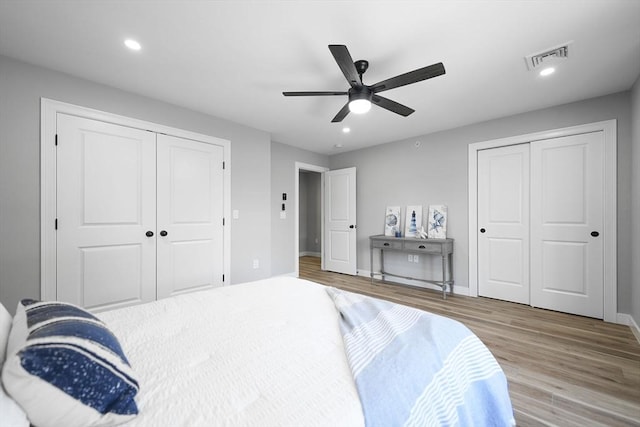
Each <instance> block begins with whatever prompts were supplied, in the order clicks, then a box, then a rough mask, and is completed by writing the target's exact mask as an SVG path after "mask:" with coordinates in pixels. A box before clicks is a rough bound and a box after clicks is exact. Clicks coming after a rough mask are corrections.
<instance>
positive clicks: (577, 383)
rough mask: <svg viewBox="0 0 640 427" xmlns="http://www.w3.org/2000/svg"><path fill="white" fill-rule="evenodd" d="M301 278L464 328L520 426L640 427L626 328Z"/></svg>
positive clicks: (362, 283)
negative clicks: (482, 350) (498, 371)
mask: <svg viewBox="0 0 640 427" xmlns="http://www.w3.org/2000/svg"><path fill="white" fill-rule="evenodd" d="M300 278H302V279H308V280H312V281H314V282H318V283H323V284H326V285H330V286H335V287H336V288H341V289H345V290H348V291H352V292H359V293H362V294H366V295H370V296H374V297H377V298H382V299H386V300H390V301H393V302H397V303H400V304H405V305H409V306H412V307H416V308H420V309H423V310H426V311H429V312H432V313H437V314H441V315H444V316H447V317H450V318H453V319H456V320H458V321H460V322H462V323H464V324H465V325H466V326H467V327H468V328H469V329H471V330H472V331H473V332H474V333H475V334H476V335H478V337H480V339H481V340H482V341H483V342H484V343H485V344H486V346H487V347H488V348H489V349H490V350H491V352H492V353H493V355H494V356H495V357H496V359H497V360H498V362H499V363H500V365H501V366H502V369H503V370H504V371H505V373H506V375H507V378H508V380H509V391H510V395H511V400H512V403H513V407H514V411H515V417H516V421H517V423H518V426H599V425H601V426H640V343H638V341H637V340H636V338H635V337H634V336H633V334H632V332H631V330H630V329H629V328H628V327H627V326H622V325H615V324H611V323H605V322H603V321H600V320H596V319H591V318H587V317H580V316H574V315H570V314H564V313H558V312H554V311H549V310H542V309H537V308H532V307H528V306H526V305H522V304H515V303H509V302H504V301H498V300H493V299H489V298H471V297H465V296H459V295H454V296H450V297H448V298H447V300H443V299H442V293H440V292H437V291H431V290H426V289H425V290H423V289H416V288H409V287H406V286H402V285H397V284H388V283H383V282H380V281H376V282H374V283H375V284H373V285H372V284H371V281H370V280H369V279H367V278H364V277H357V276H348V275H342V274H337V273H330V272H325V271H321V270H320V258H316V257H301V258H300Z"/></svg>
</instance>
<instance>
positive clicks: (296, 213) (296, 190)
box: [293, 162, 329, 277]
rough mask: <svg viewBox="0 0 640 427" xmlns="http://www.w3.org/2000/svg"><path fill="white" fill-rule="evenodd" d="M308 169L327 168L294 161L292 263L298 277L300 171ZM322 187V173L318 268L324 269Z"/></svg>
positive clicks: (322, 182)
mask: <svg viewBox="0 0 640 427" xmlns="http://www.w3.org/2000/svg"><path fill="white" fill-rule="evenodd" d="M301 170H303V171H309V172H319V173H323V172H326V171H328V170H329V168H326V167H324V166H317V165H310V164H308V163H302V162H295V167H294V173H295V176H294V178H293V182H294V188H293V194H294V195H295V197H296V203H295V204H294V213H293V224H294V225H293V226H294V232H293V258H294V259H293V264H294V266H295V276H294V277H300V265H299V264H298V258H299V257H300V256H301V255H300V240H299V239H300V171H301ZM323 187H324V174H322V178H321V179H320V191H321V194H322V197H321V199H320V227H321V229H320V257H321V261H320V263H321V265H320V268H321V269H322V270H324V257H323V256H322V254H323V253H324V191H322V188H323Z"/></svg>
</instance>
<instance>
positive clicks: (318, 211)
mask: <svg viewBox="0 0 640 427" xmlns="http://www.w3.org/2000/svg"><path fill="white" fill-rule="evenodd" d="M327 170H328V168H325V167H322V166H314V165H308V164H304V163H298V162H296V176H295V183H296V185H295V187H296V189H295V192H296V200H297V203H296V213H295V219H296V225H295V244H294V247H295V254H294V256H295V266H296V277H298V276H299V275H300V257H302V256H311V257H317V258H319V259H320V264H321V265H322V266H323V265H324V263H323V262H322V252H323V250H322V248H323V241H322V239H323V234H324V225H323V220H322V207H323V206H322V172H325V171H327Z"/></svg>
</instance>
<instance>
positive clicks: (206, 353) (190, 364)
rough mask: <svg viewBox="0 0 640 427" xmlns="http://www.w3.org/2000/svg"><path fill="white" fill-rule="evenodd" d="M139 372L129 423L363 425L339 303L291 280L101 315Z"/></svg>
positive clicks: (226, 289) (314, 286)
mask: <svg viewBox="0 0 640 427" xmlns="http://www.w3.org/2000/svg"><path fill="white" fill-rule="evenodd" d="M98 316H99V317H100V318H102V319H103V320H104V321H105V322H106V323H107V324H108V325H109V327H110V328H111V329H112V330H113V331H114V333H115V334H116V335H117V337H118V338H119V340H120V343H121V344H122V347H123V348H124V351H125V353H126V354H127V357H128V358H129V361H130V363H131V365H132V366H133V369H134V370H135V372H136V373H137V375H138V379H139V382H140V392H139V394H138V397H137V399H136V401H137V403H138V406H139V409H140V415H138V417H137V418H136V419H134V420H133V421H132V422H130V423H128V424H126V425H127V426H169V425H171V426H296V427H298V426H329V425H330V426H362V425H364V419H363V415H362V407H361V405H360V400H359V398H358V393H357V390H356V388H355V384H354V381H353V378H352V375H351V371H350V369H349V365H348V362H347V359H346V355H345V352H344V347H343V341H342V336H341V335H340V330H339V327H338V318H337V316H338V313H337V311H336V308H335V306H334V304H333V302H332V301H331V299H330V298H329V296H328V295H327V294H326V292H325V290H324V288H323V287H322V286H321V285H318V284H315V283H312V282H308V281H305V280H300V279H295V278H291V277H280V278H272V279H267V280H263V281H258V282H252V283H248V284H243V285H234V286H227V287H223V288H218V289H215V290H210V291H203V292H196V293H192V294H185V295H181V296H177V297H173V298H169V299H164V300H160V301H157V302H153V303H150V304H145V305H141V306H135V307H128V308H124V309H119V310H114V311H110V312H104V313H100V314H98Z"/></svg>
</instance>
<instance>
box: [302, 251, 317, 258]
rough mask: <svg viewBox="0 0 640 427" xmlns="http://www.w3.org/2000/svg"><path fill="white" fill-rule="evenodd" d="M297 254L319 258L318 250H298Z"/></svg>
mask: <svg viewBox="0 0 640 427" xmlns="http://www.w3.org/2000/svg"><path fill="white" fill-rule="evenodd" d="M299 256H314V257H318V258H320V252H310V251H304V252H300V255H299Z"/></svg>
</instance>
